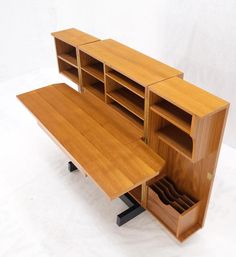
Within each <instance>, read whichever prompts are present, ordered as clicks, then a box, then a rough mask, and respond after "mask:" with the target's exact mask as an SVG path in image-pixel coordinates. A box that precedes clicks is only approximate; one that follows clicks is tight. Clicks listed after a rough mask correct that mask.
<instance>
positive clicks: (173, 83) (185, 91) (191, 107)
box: [149, 77, 229, 117]
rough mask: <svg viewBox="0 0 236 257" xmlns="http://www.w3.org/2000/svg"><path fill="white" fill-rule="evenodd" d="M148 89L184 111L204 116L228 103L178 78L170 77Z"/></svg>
mask: <svg viewBox="0 0 236 257" xmlns="http://www.w3.org/2000/svg"><path fill="white" fill-rule="evenodd" d="M149 89H150V91H152V92H154V93H155V94H157V95H159V96H161V97H163V98H164V99H166V100H167V101H169V102H171V103H172V104H174V105H176V106H178V107H180V108H182V109H183V110H185V111H186V112H188V113H190V114H192V115H196V116H198V117H204V116H207V115H210V114H213V113H215V112H217V111H220V110H221V109H224V108H226V107H227V106H228V105H229V103H228V102H227V101H225V100H223V99H221V98H219V97H217V96H214V95H212V94H211V93H209V92H207V91H205V90H203V89H201V88H199V87H197V86H195V85H193V84H190V83H189V82H187V81H185V80H183V79H180V78H177V77H175V78H170V79H167V80H165V81H163V82H160V83H156V84H154V85H152V86H150V87H149Z"/></svg>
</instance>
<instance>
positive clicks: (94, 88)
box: [85, 82, 105, 101]
mask: <svg viewBox="0 0 236 257" xmlns="http://www.w3.org/2000/svg"><path fill="white" fill-rule="evenodd" d="M85 89H87V90H88V91H90V92H91V93H92V94H94V95H95V96H97V97H98V98H100V99H101V100H102V101H104V100H105V95H104V84H103V83H102V82H96V83H93V84H87V85H85Z"/></svg>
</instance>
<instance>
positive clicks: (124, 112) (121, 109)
mask: <svg viewBox="0 0 236 257" xmlns="http://www.w3.org/2000/svg"><path fill="white" fill-rule="evenodd" d="M109 106H111V107H112V108H113V109H115V110H116V111H117V112H119V113H120V114H121V115H122V116H124V117H125V118H126V119H128V120H129V121H131V122H132V124H134V125H135V126H136V127H137V128H139V129H140V130H143V120H141V119H139V118H138V117H137V116H135V115H134V114H133V113H131V112H129V111H128V110H127V109H125V108H124V107H123V106H122V105H120V104H118V103H116V102H113V103H110V104H109Z"/></svg>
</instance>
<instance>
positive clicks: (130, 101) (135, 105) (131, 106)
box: [107, 88, 144, 120]
mask: <svg viewBox="0 0 236 257" xmlns="http://www.w3.org/2000/svg"><path fill="white" fill-rule="evenodd" d="M107 95H108V96H109V97H110V98H112V99H113V100H114V101H116V102H117V103H119V104H120V105H122V106H123V107H125V108H126V109H128V110H129V111H130V112H132V113H133V114H134V115H136V116H137V117H139V118H140V119H142V120H144V100H143V99H140V97H138V96H136V95H135V94H133V93H131V92H129V91H128V90H127V89H125V88H119V89H116V90H113V91H110V92H108V93H107Z"/></svg>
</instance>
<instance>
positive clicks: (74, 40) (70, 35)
mask: <svg viewBox="0 0 236 257" xmlns="http://www.w3.org/2000/svg"><path fill="white" fill-rule="evenodd" d="M52 36H54V37H55V38H57V39H60V40H61V41H63V42H66V43H68V44H70V45H72V46H74V47H76V46H79V45H84V44H87V43H91V42H96V41H99V40H100V39H98V38H96V37H94V36H91V35H89V34H87V33H85V32H83V31H80V30H78V29H74V28H71V29H66V30H61V31H57V32H53V33H52Z"/></svg>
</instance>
